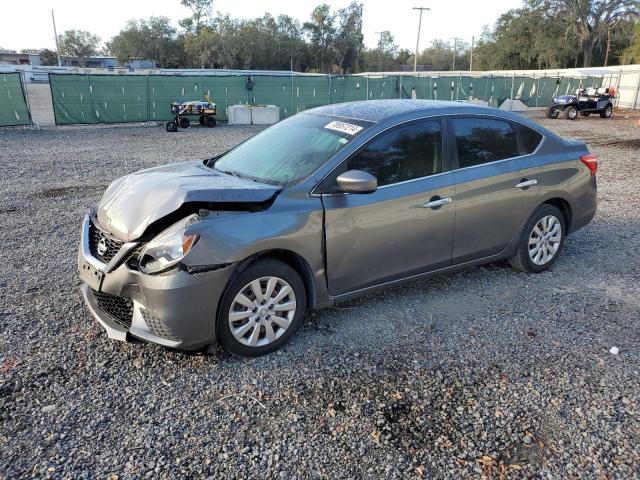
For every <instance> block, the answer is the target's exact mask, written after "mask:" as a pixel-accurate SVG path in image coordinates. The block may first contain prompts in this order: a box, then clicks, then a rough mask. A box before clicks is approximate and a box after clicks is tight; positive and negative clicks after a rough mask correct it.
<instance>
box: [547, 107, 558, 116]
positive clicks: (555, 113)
mask: <svg viewBox="0 0 640 480" xmlns="http://www.w3.org/2000/svg"><path fill="white" fill-rule="evenodd" d="M558 115H560V110H558V109H557V108H556V106H555V105H551V106H550V107H549V110H547V117H549V118H558Z"/></svg>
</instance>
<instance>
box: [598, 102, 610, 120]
mask: <svg viewBox="0 0 640 480" xmlns="http://www.w3.org/2000/svg"><path fill="white" fill-rule="evenodd" d="M612 114H613V107H612V106H611V105H607V106H606V107H605V109H604V111H602V112H600V117H602V118H611V115H612Z"/></svg>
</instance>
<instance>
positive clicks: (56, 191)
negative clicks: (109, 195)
mask: <svg viewBox="0 0 640 480" xmlns="http://www.w3.org/2000/svg"><path fill="white" fill-rule="evenodd" d="M106 188H107V186H106V185H87V186H81V185H78V186H73V187H53V188H47V189H45V190H43V191H42V192H40V194H39V196H41V197H44V198H60V197H67V196H73V195H87V194H96V193H98V194H101V193H102V192H104V190H106Z"/></svg>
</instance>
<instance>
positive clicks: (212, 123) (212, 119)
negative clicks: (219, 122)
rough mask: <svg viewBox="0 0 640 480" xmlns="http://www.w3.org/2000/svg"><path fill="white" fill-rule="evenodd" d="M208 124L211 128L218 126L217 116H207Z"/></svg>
mask: <svg viewBox="0 0 640 480" xmlns="http://www.w3.org/2000/svg"><path fill="white" fill-rule="evenodd" d="M206 125H207V127H209V128H213V127H215V126H216V117H207V119H206Z"/></svg>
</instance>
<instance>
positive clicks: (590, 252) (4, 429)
mask: <svg viewBox="0 0 640 480" xmlns="http://www.w3.org/2000/svg"><path fill="white" fill-rule="evenodd" d="M536 120H539V121H541V122H542V123H543V124H545V125H548V126H549V127H550V128H551V129H553V130H554V131H556V132H558V133H560V134H561V135H564V136H570V137H577V138H582V139H585V140H586V141H587V142H588V143H589V146H590V148H591V149H592V151H593V152H594V153H596V154H597V155H598V156H599V158H600V167H599V170H598V183H599V210H598V213H597V215H596V218H595V219H594V221H593V222H592V223H591V224H590V225H588V226H587V227H585V228H584V229H582V230H580V231H579V232H577V233H575V234H574V235H572V236H571V237H570V238H569V239H568V241H567V243H566V246H565V249H564V252H563V254H562V256H561V257H560V258H559V260H558V262H557V263H556V264H555V265H554V267H553V269H552V270H551V271H549V272H545V273H542V274H539V275H526V274H523V273H520V272H517V271H515V270H513V269H511V268H509V267H508V266H507V265H506V264H504V263H499V264H490V265H485V266H482V267H478V268H474V269H470V270H467V271H463V272H459V273H455V274H450V275H443V276H438V277H435V278H432V279H430V280H428V281H422V282H415V283H411V284H408V285H405V286H402V287H398V288H394V289H390V290H386V291H384V292H382V293H378V294H375V295H370V296H367V297H364V298H360V299H357V300H353V301H351V302H349V303H345V304H341V305H336V306H335V307H333V308H329V309H326V310H323V311H319V312H317V313H316V314H312V315H309V316H308V317H307V319H306V322H305V325H304V327H303V328H302V329H301V330H300V332H299V333H298V334H297V336H296V337H295V338H294V339H293V340H292V342H291V343H290V344H288V345H287V346H286V347H285V348H284V349H283V350H282V351H280V352H278V353H277V354H274V355H269V356H267V357H262V358H256V359H245V358H237V357H232V356H230V355H228V354H226V353H225V352H222V351H220V352H213V353H204V352H196V353H189V354H187V353H182V352H176V351H172V350H168V349H164V348H161V347H158V346H155V345H149V344H143V343H137V344H126V343H120V342H116V341H113V340H109V339H108V338H107V337H106V335H105V333H104V332H103V331H102V329H101V328H100V327H99V325H98V324H97V323H96V322H95V321H94V320H93V318H92V317H91V315H90V314H89V312H88V311H87V309H86V308H85V307H84V305H83V303H82V299H81V295H80V293H79V285H80V283H79V280H78V276H77V274H76V252H77V244H78V238H79V229H80V221H81V218H82V215H83V214H84V213H85V212H86V211H87V209H88V208H89V206H90V205H92V204H93V203H95V202H96V201H97V200H98V198H99V196H100V195H101V194H102V192H103V191H104V189H105V188H106V186H107V185H108V184H109V182H111V181H112V180H114V179H115V178H117V177H119V176H121V175H124V174H126V173H130V172H133V171H136V170H139V169H142V168H146V167H151V166H154V165H160V164H165V163H169V162H174V161H180V160H187V159H191V158H204V157H208V156H212V155H215V154H217V153H220V152H223V151H224V150H226V149H228V148H230V147H232V146H234V145H236V144H237V143H238V142H240V141H242V140H243V139H245V138H247V137H248V136H250V135H253V134H255V133H256V132H258V131H259V128H258V127H230V126H227V125H220V126H219V127H216V128H215V129H202V128H191V129H188V130H185V131H180V132H177V133H166V132H165V131H164V128H163V127H162V126H161V125H159V126H156V125H125V126H122V125H115V126H97V127H93V126H86V127H53V126H51V127H44V128H42V129H41V130H39V131H38V130H36V129H22V128H13V129H0V165H1V166H2V172H3V173H2V176H1V178H0V186H1V190H0V224H1V225H2V229H1V231H0V238H1V240H2V248H0V291H1V292H2V295H1V296H0V356H1V357H0V477H3V476H4V477H6V478H12V479H13V478H24V477H38V478H74V479H75V478H78V479H82V478H119V479H134V478H141V477H145V478H161V479H189V478H287V479H294V478H297V479H307V478H398V479H405V478H419V477H424V478H443V479H444V478H446V479H458V478H478V477H480V476H482V475H484V476H485V477H486V478H502V477H505V478H605V477H606V478H609V479H614V478H616V479H630V478H638V477H640V441H639V438H638V432H640V405H639V402H640V387H639V380H640V379H639V373H638V372H639V371H640V368H639V367H640V362H639V356H638V355H639V353H640V351H639V348H640V347H639V346H640V315H639V311H640V302H639V300H638V299H639V298H640V281H639V279H640V195H638V190H639V188H640V181H639V180H638V178H639V177H638V157H639V156H638V152H639V149H638V147H639V146H640V129H638V128H637V127H636V126H635V121H636V118H624V114H621V113H618V114H617V116H616V117H614V118H613V119H611V120H610V121H606V120H602V119H599V118H592V117H589V118H585V119H583V118H581V119H579V120H578V121H576V122H569V121H563V120H556V121H548V120H544V119H542V118H541V115H539V114H536ZM612 345H616V346H617V347H618V348H619V354H618V355H611V354H610V353H609V349H610V348H611V346H612ZM261 405H262V406H264V408H262V407H261Z"/></svg>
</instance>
